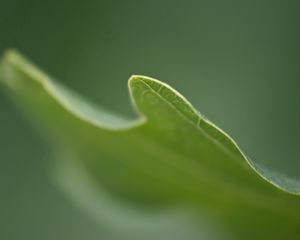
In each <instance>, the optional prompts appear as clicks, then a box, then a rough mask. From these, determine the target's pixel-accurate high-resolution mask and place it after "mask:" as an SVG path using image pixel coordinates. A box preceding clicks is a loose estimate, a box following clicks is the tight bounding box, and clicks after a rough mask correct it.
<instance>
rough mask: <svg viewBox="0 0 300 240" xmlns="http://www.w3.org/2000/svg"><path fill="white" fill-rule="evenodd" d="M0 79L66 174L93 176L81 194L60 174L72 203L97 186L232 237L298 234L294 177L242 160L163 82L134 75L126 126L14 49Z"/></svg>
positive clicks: (132, 204) (299, 187) (299, 203)
mask: <svg viewBox="0 0 300 240" xmlns="http://www.w3.org/2000/svg"><path fill="white" fill-rule="evenodd" d="M1 79H2V80H1V82H3V83H4V85H5V86H7V88H8V89H9V92H10V93H11V96H12V97H13V99H15V100H16V101H17V102H18V104H19V105H20V106H22V107H23V108H24V109H26V112H28V113H29V116H32V120H33V121H34V123H35V124H37V125H39V126H40V127H42V129H44V130H45V134H46V135H47V136H49V139H51V140H52V141H51V142H52V144H53V145H54V146H55V148H56V149H57V150H58V152H60V154H59V156H60V157H59V158H60V160H61V163H64V164H63V165H64V166H67V167H65V168H63V169H72V166H75V165H76V166H80V167H79V168H80V169H82V170H83V169H84V172H85V173H86V176H89V178H91V179H92V182H93V184H86V185H85V187H81V190H80V187H79V186H80V184H81V183H83V182H84V181H83V180H80V177H79V176H82V175H84V174H75V175H76V177H74V176H75V175H74V174H73V173H71V172H72V171H67V170H66V171H64V173H65V174H66V176H65V175H64V174H59V176H60V177H59V179H61V180H62V182H64V183H63V185H64V186H69V187H67V188H68V189H72V191H71V190H70V191H71V192H76V189H77V191H78V193H79V194H77V195H76V196H77V197H75V198H78V196H83V195H84V196H83V197H84V198H85V201H81V202H82V203H83V205H85V206H87V205H89V204H88V202H91V195H92V194H91V193H84V192H85V191H84V189H87V188H89V187H90V185H93V187H92V188H93V190H92V191H90V192H97V191H99V192H101V191H103V190H104V191H106V192H109V194H112V195H113V196H114V199H118V201H120V202H121V203H122V205H123V207H124V208H125V209H127V208H128V209H129V208H130V209H135V211H137V212H140V211H142V212H144V211H150V212H153V211H158V210H159V211H162V210H164V209H170V208H171V209H178V208H181V209H192V210H193V213H194V214H195V215H196V216H201V215H202V214H203V211H204V212H205V213H206V215H207V214H208V215H209V216H211V217H212V218H213V219H215V220H216V221H218V222H219V223H221V224H223V225H224V226H226V228H227V229H229V230H230V232H231V234H233V236H234V237H240V238H242V239H253V238H256V239H264V238H270V239H282V238H284V237H287V236H289V237H294V238H295V237H300V197H299V195H300V181H299V180H298V179H292V178H290V177H288V176H285V175H283V174H281V173H278V172H274V171H272V170H270V169H267V168H265V167H264V166H261V165H260V164H258V163H256V162H254V161H253V160H250V159H249V158H247V156H246V155H245V154H244V153H243V152H242V151H241V150H240V148H239V147H238V146H237V144H236V143H235V142H234V141H233V140H232V139H231V138H230V137H229V136H228V135H227V134H226V133H225V132H223V131H222V130H221V129H219V128H218V127H216V126H215V125H214V124H213V123H211V122H210V121H208V120H207V119H206V118H205V117H203V115H201V114H200V113H199V112H198V111H197V110H196V109H195V108H194V107H193V106H192V105H191V104H190V103H189V102H188V101H187V100H186V99H185V98H184V97H183V96H182V95H180V94H179V93H178V92H176V91H175V90H174V89H172V88H171V87H170V86H168V85H167V84H165V83H162V82H160V81H158V80H155V79H152V78H149V77H145V76H132V77H131V78H130V79H129V91H130V97H131V100H132V104H133V106H134V108H135V109H136V112H137V114H138V117H137V118H136V119H135V120H129V119H125V118H123V117H120V116H117V115H116V114H112V113H110V112H108V111H105V110H103V109H100V108H98V107H95V106H94V105H93V104H91V103H88V102H87V101H86V100H84V99H83V98H82V97H80V96H79V95H77V94H76V93H74V92H72V91H71V90H69V89H67V88H66V87H65V86H63V85H62V84H60V83H58V82H57V81H55V80H53V79H50V77H48V76H47V75H46V74H45V73H43V72H41V71H40V70H38V69H37V68H35V67H34V66H33V65H32V64H31V63H29V62H28V61H27V60H25V59H24V58H23V57H22V56H20V55H19V54H18V53H16V52H13V51H10V52H8V53H7V54H6V55H5V56H4V58H3V60H2V62H1ZM112 97H113V93H112ZM66 156H68V157H66ZM66 159H68V160H66ZM65 163H67V165H66V164H65ZM60 169H62V168H60ZM57 172H59V171H57ZM67 172H69V173H67ZM62 176H63V177H62ZM72 176H73V177H72ZM68 179H69V180H68ZM70 179H73V180H74V181H73V180H72V181H70ZM76 179H77V181H75V180H76ZM75 182H76V184H75ZM70 183H72V184H70ZM70 186H72V187H70ZM76 186H78V187H76ZM80 193H81V194H80ZM100 203H101V202H100V200H99V205H101V204H100ZM179 206H180V207H179ZM92 208H93V209H94V208H96V206H94V207H92ZM188 212H190V211H188ZM189 214H190V213H189ZM194 214H190V215H194ZM100 215H101V214H100ZM206 215H205V216H206ZM120 218H121V217H120ZM132 218H134V217H132ZM124 221H125V220H124ZM133 225H134V224H133ZM181 226H182V228H184V227H183V226H184V224H182V225H181ZM176 230H178V231H179V230H180V227H176ZM174 231H175V230H174ZM174 233H176V231H175V232H174ZM191 239H192V238H191Z"/></svg>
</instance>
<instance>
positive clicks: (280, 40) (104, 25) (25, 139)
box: [0, 0, 300, 240]
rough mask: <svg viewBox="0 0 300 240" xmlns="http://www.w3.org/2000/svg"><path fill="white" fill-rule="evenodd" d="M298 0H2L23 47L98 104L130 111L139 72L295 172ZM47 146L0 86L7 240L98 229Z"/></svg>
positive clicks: (1, 199) (4, 40) (1, 216)
mask: <svg viewBox="0 0 300 240" xmlns="http://www.w3.org/2000/svg"><path fill="white" fill-rule="evenodd" d="M299 10H300V2H299V1H287V0H285V1H284V0H281V1H277V0H272V1H271V0H265V1H222V0H211V1H196V0H195V1H176V0H175V1H174V0H173V1H157V0H153V1H145V0H143V1H137V0H136V1H103V0H99V1H82V2H80V1H53V0H51V1H50V0H46V1H33V0H32V1H28V0H0V31H1V33H0V51H1V53H2V52H3V51H4V50H5V49H7V48H16V49H17V50H19V51H21V52H22V53H23V54H25V55H26V56H27V57H29V58H30V59H31V60H32V61H33V62H35V63H37V65H39V66H41V67H42V68H43V69H44V70H46V71H47V72H48V73H50V74H51V75H52V76H55V77H56V78H58V79H60V80H61V81H63V82H65V84H66V85H68V86H70V87H72V88H73V89H75V90H77V91H78V92H80V93H81V94H83V95H85V96H87V97H88V98H90V99H91V100H93V101H94V102H96V103H98V104H99V105H102V106H104V107H106V108H108V109H111V110H114V111H115V112H118V113H121V114H124V115H130V116H131V115H133V110H132V108H131V106H130V103H129V98H128V91H127V79H128V78H129V76H130V75H132V74H142V75H148V76H151V77H154V78H157V79H160V80H162V81H165V82H167V83H169V84H170V85H171V86H173V87H175V88H176V89H177V90H179V91H180V92H181V93H182V94H183V95H184V96H186V97H187V98H188V99H189V100H190V101H191V102H192V103H193V104H194V105H195V106H196V107H197V108H198V109H199V110H200V111H201V112H202V113H203V114H204V115H205V116H206V117H208V118H209V119H210V120H212V121H213V122H215V123H216V124H217V125H218V126H220V127H221V128H223V129H224V130H225V131H226V132H228V133H229V134H230V135H231V136H233V137H234V139H235V140H236V141H237V142H238V143H239V144H240V146H241V147H242V149H244V151H245V152H246V153H247V155H249V156H250V157H251V158H253V159H255V160H257V161H258V162H260V163H264V164H266V165H268V166H271V167H272V168H275V169H277V170H280V171H282V172H285V173H288V174H291V175H293V176H296V177H297V176H298V177H300V171H299V169H300V161H299V156H298V153H299V146H300V129H299V126H298V123H299V122H300V109H299V103H300V94H299V89H300V81H299V80H300V58H299V56H300V46H299V42H300V27H299V23H300V15H299ZM50 156H51V152H50V149H49V147H47V144H45V141H44V140H43V139H42V138H41V137H40V135H39V134H38V132H37V131H36V130H35V129H34V128H32V126H31V125H30V124H29V123H28V122H27V121H26V120H25V118H24V117H23V116H22V114H20V113H19V112H18V111H17V110H16V109H15V107H14V105H13V104H12V103H11V102H10V101H8V99H7V98H5V95H4V94H3V93H2V91H1V92H0V238H1V239H12V240H14V239H21V238H22V239H24V240H25V239H31V240H32V239H44V240H47V239H74V240H81V239H90V240H93V239H99V236H102V234H103V232H105V231H106V229H101V228H100V227H99V226H98V225H96V224H95V223H94V222H93V221H92V220H90V219H89V218H88V217H87V216H86V215H85V214H84V213H83V212H82V211H81V210H79V209H77V208H76V207H75V206H74V205H73V204H71V203H70V202H69V201H68V200H67V199H66V198H65V196H64V195H63V194H62V193H61V192H60V191H59V190H58V189H57V187H56V186H55V184H54V183H53V182H52V181H51V178H50V177H49V174H48V168H49V157H50Z"/></svg>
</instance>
